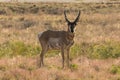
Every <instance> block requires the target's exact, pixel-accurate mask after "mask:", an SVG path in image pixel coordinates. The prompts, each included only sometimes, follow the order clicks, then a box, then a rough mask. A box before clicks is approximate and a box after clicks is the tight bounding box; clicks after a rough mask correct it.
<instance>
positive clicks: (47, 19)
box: [0, 2, 120, 80]
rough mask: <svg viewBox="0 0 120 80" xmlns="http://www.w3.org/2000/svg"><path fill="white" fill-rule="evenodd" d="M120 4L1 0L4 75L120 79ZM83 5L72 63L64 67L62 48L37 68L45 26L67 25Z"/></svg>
mask: <svg viewBox="0 0 120 80" xmlns="http://www.w3.org/2000/svg"><path fill="white" fill-rule="evenodd" d="M119 8H120V4H117V3H116V4H112V3H47V2H46V3H2V2H1V3H0V80H120V9H119ZM64 10H67V17H68V18H69V20H70V21H73V20H74V19H75V18H76V15H77V14H78V11H79V10H81V16H80V20H79V22H78V23H77V26H76V29H75V38H74V41H75V44H74V45H73V46H72V48H71V51H70V61H71V62H70V63H71V65H70V69H64V70H63V69H61V65H62V63H61V62H62V61H61V60H62V58H61V55H60V52H59V51H51V52H48V53H47V54H46V55H45V64H46V65H45V67H43V68H38V66H37V64H38V62H39V54H40V51H41V47H40V44H39V41H38V38H37V34H38V33H39V32H43V31H45V30H67V23H66V22H65V19H64V14H63V13H64Z"/></svg>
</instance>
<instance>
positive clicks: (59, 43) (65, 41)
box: [38, 11, 81, 68]
mask: <svg viewBox="0 0 120 80" xmlns="http://www.w3.org/2000/svg"><path fill="white" fill-rule="evenodd" d="M80 13H81V12H80V11H79V13H78V16H77V17H76V19H75V20H74V21H73V22H71V21H69V20H68V19H67V16H66V11H64V15H65V20H66V22H67V24H68V30H67V31H52V30H47V31H44V32H42V33H39V34H38V38H39V42H40V44H41V47H42V51H41V54H40V67H41V66H44V62H43V58H44V55H45V53H46V52H47V51H48V50H50V49H52V50H60V51H61V55H62V67H63V68H64V61H66V62H67V66H69V51H70V47H71V46H72V45H73V43H74V40H73V39H74V28H75V26H76V24H77V22H78V20H79V16H80ZM65 52H66V54H64V53H65ZM65 55H67V59H66V60H65V58H64V56H65Z"/></svg>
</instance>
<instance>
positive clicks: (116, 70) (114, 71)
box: [110, 65, 120, 74]
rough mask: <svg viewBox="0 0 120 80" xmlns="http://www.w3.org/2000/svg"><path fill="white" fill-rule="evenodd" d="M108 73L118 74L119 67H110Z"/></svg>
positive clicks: (119, 71) (119, 72)
mask: <svg viewBox="0 0 120 80" xmlns="http://www.w3.org/2000/svg"><path fill="white" fill-rule="evenodd" d="M110 73H112V74H120V66H118V65H112V67H111V68H110Z"/></svg>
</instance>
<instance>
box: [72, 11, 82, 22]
mask: <svg viewBox="0 0 120 80" xmlns="http://www.w3.org/2000/svg"><path fill="white" fill-rule="evenodd" d="M80 14H81V11H79V13H78V16H77V17H76V19H75V21H74V23H76V22H78V20H79V17H80Z"/></svg>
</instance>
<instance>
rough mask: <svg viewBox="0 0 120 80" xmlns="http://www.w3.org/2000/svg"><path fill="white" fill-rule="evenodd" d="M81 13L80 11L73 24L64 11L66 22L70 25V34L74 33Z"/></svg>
mask: <svg viewBox="0 0 120 80" xmlns="http://www.w3.org/2000/svg"><path fill="white" fill-rule="evenodd" d="M80 13H81V12H80V11H79V13H78V16H77V17H76V19H75V20H74V21H73V22H70V21H69V20H68V19H67V16H66V11H64V15H65V20H66V22H67V24H68V31H69V32H72V33H74V28H75V26H76V24H77V22H78V20H79V16H80Z"/></svg>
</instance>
